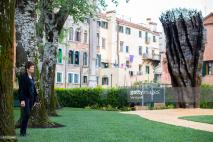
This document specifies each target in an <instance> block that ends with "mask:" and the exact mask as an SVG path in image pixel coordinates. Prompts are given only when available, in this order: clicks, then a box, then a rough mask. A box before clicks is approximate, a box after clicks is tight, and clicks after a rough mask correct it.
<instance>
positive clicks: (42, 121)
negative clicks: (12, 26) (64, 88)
mask: <svg viewBox="0 0 213 142" xmlns="http://www.w3.org/2000/svg"><path fill="white" fill-rule="evenodd" d="M35 5H36V2H35V0H20V1H18V3H17V7H16V37H17V47H16V53H17V56H16V71H17V76H19V75H20V74H21V73H23V72H24V65H25V63H26V62H27V61H32V62H34V63H35V64H36V74H35V80H36V86H37V89H38V94H39V101H40V103H41V105H40V106H39V107H37V108H36V110H34V111H33V113H32V117H31V119H30V123H29V126H31V127H49V119H48V115H47V111H46V109H45V106H44V98H43V92H42V89H41V87H40V81H39V80H40V75H39V68H38V64H39V62H38V57H39V52H38V47H37V45H36V9H35ZM19 122H20V120H19ZM19 122H18V123H17V124H19Z"/></svg>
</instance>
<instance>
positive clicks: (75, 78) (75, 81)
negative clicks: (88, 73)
mask: <svg viewBox="0 0 213 142" xmlns="http://www.w3.org/2000/svg"><path fill="white" fill-rule="evenodd" d="M74 83H79V74H74Z"/></svg>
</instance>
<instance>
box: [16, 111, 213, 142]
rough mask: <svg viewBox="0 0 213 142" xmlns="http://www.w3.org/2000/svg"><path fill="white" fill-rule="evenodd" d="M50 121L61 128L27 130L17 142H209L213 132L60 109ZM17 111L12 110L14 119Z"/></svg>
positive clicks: (115, 113) (131, 117)
mask: <svg viewBox="0 0 213 142" xmlns="http://www.w3.org/2000/svg"><path fill="white" fill-rule="evenodd" d="M58 113H59V114H60V115H61V116H59V117H52V118H51V120H53V121H55V122H58V123H61V124H64V125H66V127H62V128H50V129H49V128H48V129H28V133H29V135H28V136H27V137H26V138H22V137H19V136H18V134H19V129H17V130H16V132H17V137H18V140H19V141H20V142H38V141H39V142H47V141H50V142H72V141H73V142H212V141H213V133H210V132H204V131H199V130H194V129H190V128H184V127H177V126H172V125H167V124H162V123H158V122H154V121H150V120H147V119H144V118H141V117H139V116H137V115H130V114H121V113H119V112H111V111H100V110H91V109H77V108H63V109H61V110H59V111H58ZM18 115H19V110H17V109H16V110H15V116H16V119H17V117H18Z"/></svg>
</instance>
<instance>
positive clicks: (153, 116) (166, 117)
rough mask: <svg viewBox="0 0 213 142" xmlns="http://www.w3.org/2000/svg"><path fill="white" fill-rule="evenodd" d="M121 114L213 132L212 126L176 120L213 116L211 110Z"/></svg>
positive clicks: (138, 111) (168, 110)
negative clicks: (197, 116) (186, 117)
mask: <svg viewBox="0 0 213 142" xmlns="http://www.w3.org/2000/svg"><path fill="white" fill-rule="evenodd" d="M121 113H126V114H136V115H139V116H141V117H143V118H146V119H149V120H153V121H158V122H162V123H166V124H172V125H176V126H182V127H189V128H193V129H198V130H203V131H209V132H213V124H207V123H200V122H193V121H188V120H183V119H178V117H181V116H193V115H213V109H163V110H137V111H129V112H121Z"/></svg>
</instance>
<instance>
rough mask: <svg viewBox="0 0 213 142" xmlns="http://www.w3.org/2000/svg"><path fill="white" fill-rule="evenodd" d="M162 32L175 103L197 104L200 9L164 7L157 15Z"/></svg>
mask: <svg viewBox="0 0 213 142" xmlns="http://www.w3.org/2000/svg"><path fill="white" fill-rule="evenodd" d="M160 20H161V22H162V24H163V28H164V33H165V35H166V57H167V61H168V70H169V73H170V76H171V81H172V86H173V87H176V93H177V95H176V96H177V102H178V103H177V106H178V107H184V108H185V107H199V95H200V93H199V87H200V85H201V67H202V59H203V52H204V44H203V21H202V16H201V13H199V12H197V11H191V10H190V11H189V10H186V9H177V10H173V11H168V12H166V13H165V14H163V15H162V16H161V18H160Z"/></svg>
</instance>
